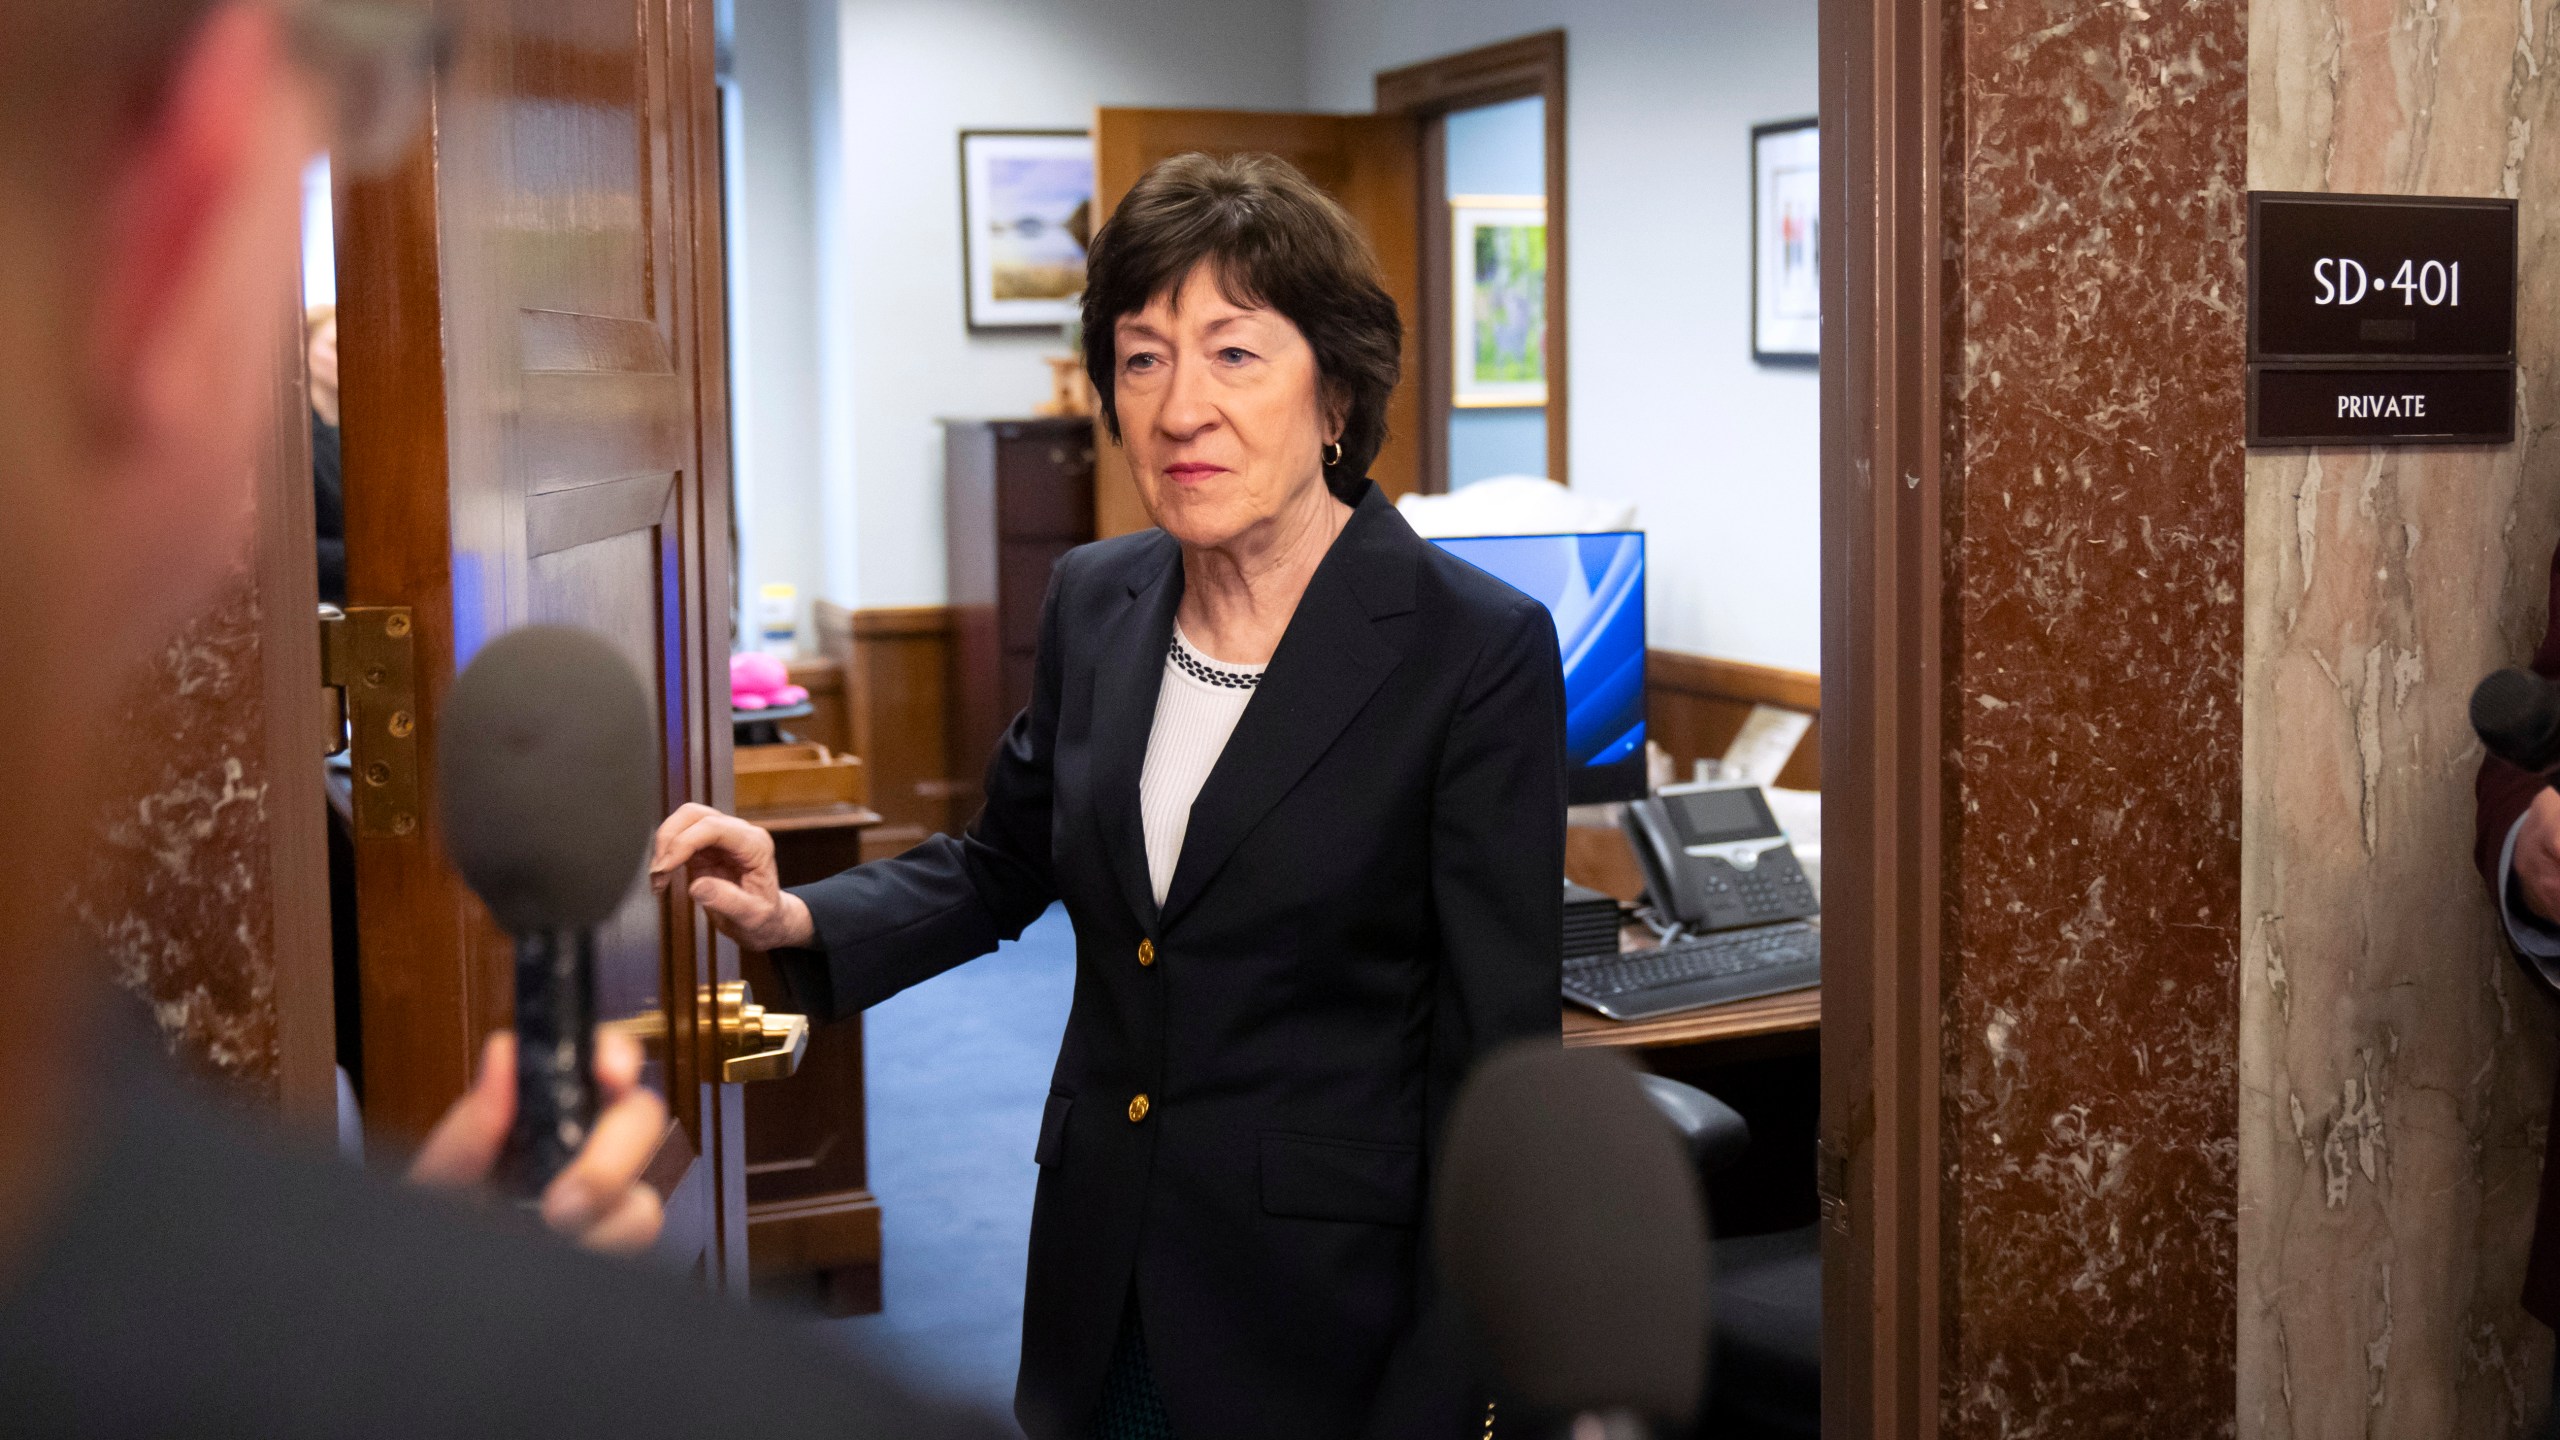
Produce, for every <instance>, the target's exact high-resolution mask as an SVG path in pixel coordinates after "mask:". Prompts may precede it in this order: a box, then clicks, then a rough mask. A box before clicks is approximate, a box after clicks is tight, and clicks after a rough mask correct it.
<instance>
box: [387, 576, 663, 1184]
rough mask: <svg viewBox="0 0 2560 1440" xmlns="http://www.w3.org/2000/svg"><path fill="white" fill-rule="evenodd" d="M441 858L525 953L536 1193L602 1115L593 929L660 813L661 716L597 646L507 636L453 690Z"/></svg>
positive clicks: (442, 740) (524, 1109) (515, 1164)
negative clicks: (598, 1108) (447, 859)
mask: <svg viewBox="0 0 2560 1440" xmlns="http://www.w3.org/2000/svg"><path fill="white" fill-rule="evenodd" d="M436 764H437V767H438V776H437V779H438V784H439V785H440V786H441V787H442V790H443V806H442V814H443V820H444V838H445V848H446V850H447V852H448V853H449V854H450V855H451V856H452V857H453V863H454V867H455V868H456V869H458V870H460V871H461V872H462V878H463V879H464V881H466V882H467V883H468V884H469V885H470V886H471V889H472V891H473V892H474V893H475V894H477V895H478V896H479V897H480V898H481V900H482V901H483V902H485V903H486V904H487V905H488V907H489V912H490V913H491V914H492V915H494V916H496V917H497V921H498V924H499V925H500V926H502V927H503V928H504V929H505V930H506V931H507V933H508V934H509V935H511V936H513V937H514V938H515V944H516V1118H515V1129H514V1132H513V1134H512V1136H511V1137H510V1139H509V1143H508V1147H507V1148H508V1155H507V1161H506V1170H507V1175H508V1179H509V1181H510V1183H512V1184H513V1185H515V1186H516V1187H517V1188H518V1189H520V1190H521V1191H522V1192H523V1193H525V1194H528V1195H538V1194H540V1193H541V1192H542V1188H543V1187H544V1186H545V1185H547V1184H549V1183H550V1182H551V1179H552V1177H553V1176H555V1175H557V1174H559V1173H560V1171H561V1170H562V1169H563V1168H565V1167H566V1166H567V1165H568V1163H569V1161H570V1160H571V1159H572V1158H573V1157H575V1156H576V1155H577V1153H578V1150H579V1147H581V1146H583V1145H584V1144H586V1141H587V1134H588V1132H589V1131H590V1130H591V1129H593V1128H594V1125H595V1118H596V1086H595V1050H594V1045H595V1041H594V1034H595V1023H596V1015H595V1009H596V1005H595V956H596V935H595V932H596V927H597V926H598V925H601V924H603V923H604V922H605V921H606V920H608V919H610V918H611V917H612V915H613V912H614V911H615V910H616V909H617V908H619V907H620V906H621V904H622V899H623V897H624V896H625V895H627V894H629V893H630V890H631V885H632V882H633V880H634V879H636V878H637V877H638V875H639V873H640V864H641V861H642V859H643V858H644V857H645V856H646V854H647V851H648V844H649V834H650V831H651V830H652V829H653V828H654V827H655V825H656V824H657V820H658V811H659V798H660V797H659V778H658V741H657V717H656V713H655V707H654V706H652V705H651V704H650V702H649V694H648V691H647V690H646V689H644V688H643V687H642V685H641V682H640V677H639V675H638V674H636V673H635V672H634V671H633V670H632V667H631V664H630V662H629V661H627V660H625V659H623V658H622V655H621V652H619V651H617V650H616V649H614V647H613V646H612V644H611V643H610V642H608V641H606V640H605V639H604V638H603V637H602V636H599V635H594V634H591V633H589V632H587V631H584V630H573V629H569V628H566V627H563V626H556V625H538V626H533V627H530V628H527V629H522V630H515V631H510V632H509V633H507V634H505V635H501V636H499V637H498V638H497V639H495V640H492V641H490V642H489V644H488V645H486V646H484V647H483V648H482V649H481V651H480V654H479V656H478V657H477V658H476V659H474V660H473V661H472V662H471V665H470V667H469V668H468V669H466V670H464V671H463V672H462V674H461V676H460V677H459V678H458V679H456V680H455V681H454V685H453V693H452V695H451V696H450V697H449V698H448V699H447V700H446V702H445V707H444V712H443V715H442V717H441V733H440V735H439V736H438V739H437V745H436Z"/></svg>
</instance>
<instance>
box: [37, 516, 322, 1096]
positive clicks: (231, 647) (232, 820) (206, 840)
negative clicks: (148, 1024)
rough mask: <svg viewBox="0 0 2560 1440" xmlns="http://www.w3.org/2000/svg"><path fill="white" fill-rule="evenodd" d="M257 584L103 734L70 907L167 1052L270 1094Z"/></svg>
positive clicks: (271, 938) (149, 673) (238, 588)
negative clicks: (102, 789)
mask: <svg viewBox="0 0 2560 1440" xmlns="http://www.w3.org/2000/svg"><path fill="white" fill-rule="evenodd" d="M260 659H261V656H260V646H259V605H258V591H257V586H256V584H255V578H254V576H253V574H252V573H251V570H250V567H249V566H248V565H246V564H243V565H242V566H241V567H240V570H239V572H238V573H237V574H235V575H234V576H233V577H232V578H231V580H230V581H229V582H227V583H226V584H225V586H224V588H223V592H222V594H221V596H220V598H219V599H218V600H217V601H216V603H215V604H213V605H212V606H211V607H209V608H208V609H207V610H206V611H205V613H204V614H202V615H200V616H198V617H197V618H196V619H195V620H194V621H192V622H191V623H190V624H189V625H188V626H187V628H186V630H185V631H184V632H183V633H181V634H180V635H178V636H177V637H176V638H175V639H173V640H171V641H170V642H169V644H168V645H167V646H166V647H165V648H164V649H163V650H162V651H161V652H160V654H159V656H158V657H157V658H156V659H155V660H154V661H153V663H152V664H151V666H150V667H149V668H148V669H147V670H146V671H145V672H144V673H143V674H142V675H141V676H140V677H139V678H138V679H137V681H136V683H135V684H134V686H133V687H132V690H131V692H130V694H129V697H128V698H127V700H126V701H125V703H124V705H123V707H122V708H121V709H120V711H119V712H118V713H117V714H115V715H114V716H113V717H111V718H108V719H106V720H105V721H104V723H105V724H107V725H108V726H109V728H110V731H111V733H112V734H113V735H114V736H115V737H117V740H116V742H115V752H114V753H115V754H116V755H117V756H118V758H119V760H120V761H121V764H120V765H119V768H118V774H117V778H116V781H115V785H114V790H113V792H112V794H111V795H110V796H109V798H108V799H107V802H106V803H105V804H104V805H103V806H102V807H101V809H100V811H99V814H98V816H97V817H96V819H95V820H94V822H93V823H92V825H91V827H90V828H91V837H90V838H91V840H92V842H93V843H92V845H91V848H90V851H89V859H88V863H87V868H86V872H85V874H84V875H83V877H82V879H81V881H80V882H79V884H78V885H77V886H76V887H75V888H74V890H73V892H72V895H71V906H72V911H73V914H74V916H75V918H76V920H77V922H78V930H79V932H80V934H81V937H82V939H83V940H84V941H85V942H86V943H87V945H88V946H89V947H90V948H91V949H92V950H93V951H94V952H95V953H96V954H98V956H99V957H100V958H101V959H102V960H103V961H104V963H106V964H107V965H108V966H109V967H110V970H111V972H112V973H113V975H114V978H115V981H116V984H117V985H118V986H119V987H120V988H122V989H123V990H125V991H127V992H128V993H130V994H132V995H133V996H135V997H136V998H137V999H138V1000H140V1001H141V1002H142V1003H143V1004H145V1005H147V1006H148V1007H149V1008H150V1011H151V1014H152V1018H153V1019H154V1021H155V1022H156V1023H157V1024H158V1027H159V1029H160V1033H161V1035H162V1037H163V1039H165V1040H166V1041H167V1043H168V1044H169V1046H170V1048H171V1050H172V1051H174V1052H176V1053H178V1054H181V1055H183V1056H185V1057H187V1058H188V1059H189V1060H191V1061H193V1062H194V1063H196V1064H197V1065H199V1066H201V1067H203V1068H206V1069H208V1070H211V1071H212V1072H214V1073H217V1074H220V1075H222V1076H223V1077H225V1078H226V1079H229V1080H232V1081H234V1082H237V1084H238V1085H239V1086H240V1087H242V1088H243V1089H244V1090H245V1091H246V1092H247V1093H249V1094H251V1095H254V1096H257V1097H259V1098H261V1099H263V1100H265V1101H268V1102H272V1101H274V1100H275V1099H276V1098H277V1094H278V1084H279V1068H278V1061H279V1055H280V1051H279V1048H278V1041H277V1006H276V980H277V975H276V951H275V917H274V912H273V901H272V897H271V895H270V893H269V889H270V883H271V882H270V878H269V877H270V874H271V864H272V855H271V847H270V827H269V823H268V821H269V817H268V814H267V797H268V791H269V789H270V786H269V783H268V779H269V777H268V776H267V773H266V771H267V761H266V750H265V742H266V731H265V725H264V704H263V698H264V697H263V694H262V689H263V679H262V676H261V673H260V669H259V665H260Z"/></svg>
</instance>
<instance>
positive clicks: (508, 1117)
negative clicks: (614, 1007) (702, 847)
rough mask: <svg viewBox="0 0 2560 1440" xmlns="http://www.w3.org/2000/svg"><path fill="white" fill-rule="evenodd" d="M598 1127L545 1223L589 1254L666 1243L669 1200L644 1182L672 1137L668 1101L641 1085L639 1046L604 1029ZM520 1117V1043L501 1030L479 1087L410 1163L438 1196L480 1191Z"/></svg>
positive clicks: (549, 1195)
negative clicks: (661, 1237)
mask: <svg viewBox="0 0 2560 1440" xmlns="http://www.w3.org/2000/svg"><path fill="white" fill-rule="evenodd" d="M595 1056H596V1061H595V1063H596V1102H597V1106H598V1109H597V1113H596V1125H595V1129H594V1130H593V1131H592V1132H591V1133H589V1135H588V1136H587V1143H586V1144H585V1145H584V1146H583V1147H581V1148H580V1149H579V1151H578V1157H577V1158H576V1159H575V1160H572V1161H570V1162H569V1168H568V1169H566V1170H563V1171H561V1172H560V1173H559V1174H558V1175H556V1176H554V1177H552V1181H551V1183H550V1185H548V1186H546V1187H545V1188H544V1189H543V1192H542V1219H543V1223H545V1224H547V1225H549V1226H550V1227H551V1228H552V1229H554V1230H557V1231H559V1232H560V1233H561V1234H563V1235H566V1236H568V1237H569V1238H570V1239H572V1240H575V1241H577V1242H578V1243H579V1244H580V1245H583V1246H585V1247H586V1248H588V1249H590V1250H596V1251H601V1252H603V1253H605V1254H608V1255H631V1254H637V1253H638V1252H640V1251H642V1250H646V1249H648V1248H649V1247H650V1246H651V1245H653V1244H656V1243H657V1239H658V1232H659V1230H660V1229H662V1228H664V1226H665V1225H666V1207H665V1203H664V1202H663V1201H662V1200H661V1199H660V1198H659V1196H658V1192H657V1191H655V1190H653V1189H651V1188H650V1187H649V1185H648V1183H647V1182H646V1181H643V1180H642V1179H641V1178H640V1176H641V1172H643V1171H645V1170H647V1169H648V1168H649V1161H650V1160H651V1159H652V1158H653V1157H654V1156H656V1154H657V1153H658V1145H659V1142H660V1141H661V1140H663V1139H664V1138H665V1136H666V1131H667V1104H666V1102H665V1101H664V1100H661V1099H659V1098H658V1095H657V1092H655V1091H653V1090H650V1089H648V1088H646V1087H644V1086H643V1085H641V1083H640V1063H641V1059H642V1056H641V1053H640V1042H639V1041H637V1040H634V1039H632V1038H631V1037H630V1036H628V1035H624V1034H620V1033H618V1032H616V1031H612V1030H598V1031H597V1032H596V1050H595ZM515 1118H516V1037H515V1033H514V1032H513V1031H508V1030H501V1031H498V1032H497V1033H496V1034H494V1035H491V1036H490V1037H489V1043H488V1044H487V1045H486V1046H485V1047H483V1048H482V1050H481V1052H480V1073H479V1075H478V1076H477V1077H475V1078H474V1079H473V1080H472V1082H471V1089H470V1090H469V1091H468V1092H466V1093H465V1094H464V1095H463V1097H462V1098H461V1099H459V1100H457V1101H455V1102H454V1103H453V1108H452V1109H450V1110H447V1111H445V1112H444V1118H443V1119H441V1120H438V1121H437V1122H436V1128H435V1129H434V1130H433V1131H432V1132H430V1133H429V1134H428V1136H427V1143H426V1144H425V1145H423V1146H421V1147H419V1150H418V1154H417V1158H416V1159H414V1160H412V1161H411V1162H410V1164H409V1179H410V1180H411V1181H413V1182H415V1183H417V1184H420V1185H425V1186H428V1187H430V1188H433V1189H438V1190H463V1189H469V1188H470V1187H472V1186H475V1185H479V1184H481V1183H483V1182H484V1181H486V1180H487V1179H488V1178H489V1175H490V1173H491V1172H492V1171H493V1170H495V1169H496V1167H497V1163H498V1155H499V1152H501V1151H502V1150H504V1149H505V1148H506V1144H507V1131H508V1129H509V1127H511V1126H513V1125H514V1124H515Z"/></svg>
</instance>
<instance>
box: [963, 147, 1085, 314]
mask: <svg viewBox="0 0 2560 1440" xmlns="http://www.w3.org/2000/svg"><path fill="white" fill-rule="evenodd" d="M1092 238H1093V138H1092V137H1091V136H1090V135H1088V134H1086V133H1085V132H1084V131H1082V130H963V131H962V132H960V257H961V266H962V270H963V272H964V274H965V276H966V279H967V283H968V307H969V308H968V315H969V328H970V329H972V330H1054V329H1056V328H1058V327H1059V326H1061V325H1064V324H1066V323H1067V322H1069V321H1071V320H1073V319H1075V318H1076V310H1077V306H1078V305H1079V303H1081V302H1082V300H1083V298H1084V247H1085V242H1087V241H1088V240H1090V239H1092Z"/></svg>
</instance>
